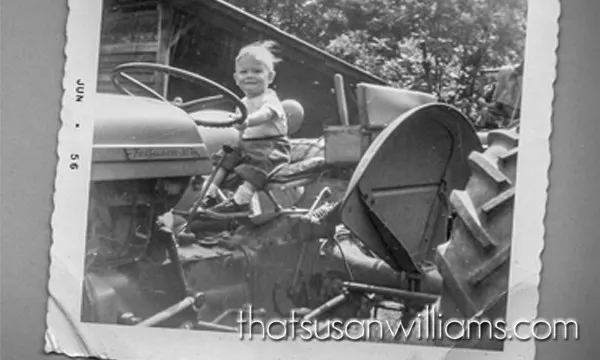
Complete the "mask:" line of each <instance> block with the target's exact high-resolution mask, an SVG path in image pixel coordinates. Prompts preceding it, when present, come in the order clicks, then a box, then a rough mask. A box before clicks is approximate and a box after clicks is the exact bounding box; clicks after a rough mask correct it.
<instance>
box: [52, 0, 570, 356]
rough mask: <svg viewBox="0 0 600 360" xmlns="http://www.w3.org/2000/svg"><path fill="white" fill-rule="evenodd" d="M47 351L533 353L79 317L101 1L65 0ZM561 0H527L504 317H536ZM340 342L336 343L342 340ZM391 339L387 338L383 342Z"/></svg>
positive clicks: (523, 347)
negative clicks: (270, 337)
mask: <svg viewBox="0 0 600 360" xmlns="http://www.w3.org/2000/svg"><path fill="white" fill-rule="evenodd" d="M68 4H69V15H68V20H67V27H66V31H67V43H66V47H65V55H66V63H65V73H64V79H63V89H64V96H63V101H62V112H61V121H62V126H61V129H60V132H59V145H58V155H59V161H58V165H57V175H56V180H55V194H54V205H55V208H54V213H53V216H52V236H53V239H52V242H53V244H52V247H51V251H50V257H51V259H50V260H51V265H50V279H49V285H48V289H49V301H48V313H47V319H46V320H47V330H46V343H45V351H46V352H48V353H62V354H65V355H68V356H83V357H86V356H95V357H99V358H110V359H120V360H129V359H144V360H154V359H193V358H199V357H208V358H236V357H238V356H240V355H238V354H243V356H244V357H245V358H250V359H251V358H261V359H266V358H273V359H275V358H286V359H303V358H311V359H325V358H336V357H339V356H345V354H352V355H354V356H356V357H364V358H369V359H394V360H400V359H433V358H435V359H441V358H444V359H454V358H456V359H475V358H480V357H482V356H485V357H486V359H514V358H521V359H533V358H534V356H535V343H534V341H527V342H523V341H517V340H515V341H507V342H506V343H505V347H504V351H503V352H486V351H481V350H466V349H448V348H437V347H430V346H416V345H400V344H379V343H365V342H358V343H355V342H347V343H346V342H345V343H344V345H342V344H339V343H337V342H326V343H315V342H302V341H300V342H275V341H262V340H260V341H256V340H254V341H248V340H240V339H239V336H238V334H221V333H211V332H197V331H182V330H175V329H173V330H172V329H158V328H139V327H127V326H117V325H115V326H110V325H97V324H88V323H82V322H81V321H80V311H81V310H80V308H81V296H80V294H81V290H82V278H83V264H84V256H83V254H84V248H85V241H84V238H85V233H86V223H87V221H86V220H87V208H88V189H89V183H90V169H91V144H92V139H93V122H94V106H93V103H94V101H93V100H94V96H95V90H94V89H95V84H96V80H97V76H98V74H97V73H98V61H99V42H100V29H101V16H102V0H87V1H77V0H69V2H68ZM559 16H560V0H529V1H528V24H527V38H526V49H525V70H524V85H523V97H522V99H523V108H522V118H523V119H526V120H525V121H523V122H522V125H521V130H520V140H519V160H518V165H517V166H518V172H517V183H518V185H517V189H516V200H515V212H514V227H513V239H512V253H511V265H510V280H509V289H510V290H509V295H508V313H507V324H512V323H514V322H515V321H517V320H521V319H524V320H533V319H535V318H536V317H537V306H538V300H539V294H538V285H539V280H540V272H541V268H542V266H541V261H540V254H541V252H542V249H543V246H544V232H545V227H544V218H545V212H546V197H547V188H548V176H547V174H548V169H549V166H550V162H551V159H550V149H549V137H550V133H551V128H552V126H551V118H552V105H553V100H554V88H553V85H554V81H555V77H556V58H557V57H556V51H557V49H558V32H559V27H558V18H559ZM342 346H343V347H342ZM390 346H391V347H390Z"/></svg>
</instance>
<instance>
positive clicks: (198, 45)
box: [98, 0, 384, 137]
mask: <svg viewBox="0 0 600 360" xmlns="http://www.w3.org/2000/svg"><path fill="white" fill-rule="evenodd" d="M261 39H270V40H275V41H277V42H278V43H279V45H280V52H279V53H278V56H279V57H280V58H281V59H282V60H283V61H282V62H281V63H279V64H278V65H277V68H276V71H277V77H276V80H275V84H274V87H275V89H276V90H277V91H278V93H279V95H280V97H281V98H282V99H295V100H297V101H299V102H300V103H301V104H302V105H303V107H304V110H305V121H304V124H303V126H302V128H301V129H300V131H298V132H297V133H296V134H294V137H317V136H320V135H321V134H322V133H323V128H324V127H325V126H327V125H336V124H339V121H340V120H339V116H338V110H337V107H336V100H335V94H334V91H333V78H334V75H335V74H341V75H343V77H344V80H345V84H346V94H347V97H348V98H349V99H350V101H348V106H349V114H350V122H351V123H357V122H358V119H357V109H356V106H355V102H353V101H352V100H351V99H352V96H353V95H354V94H355V86H356V84H357V83H360V82H366V83H373V84H384V81H383V80H381V79H379V78H377V77H375V76H373V75H371V74H369V73H367V72H365V71H363V70H361V69H359V68H357V67H355V66H352V65H351V64H349V63H347V62H344V61H342V60H341V59H339V58H336V57H334V56H331V55H329V54H328V53H326V52H324V51H322V50H320V49H318V48H317V47H315V46H313V45H311V44H309V43H307V42H305V41H302V40H300V39H298V38H296V37H294V36H292V35H290V34H288V33H285V32H283V31H281V30H279V29H278V28H276V27H275V26H273V25H271V24H269V23H267V22H266V21H263V20H262V19H260V18H258V17H256V16H253V15H251V14H249V13H247V12H244V11H242V10H240V9H239V8H237V7H235V6H233V5H231V4H229V3H227V2H225V1H221V0H170V1H167V0H105V5H104V15H103V19H102V34H101V49H100V66H99V77H98V91H100V92H115V91H116V90H115V89H114V87H113V85H112V84H111V80H110V72H111V71H112V69H113V68H114V67H115V66H116V65H118V64H121V63H125V62H130V61H143V62H154V63H160V64H167V65H171V66H174V67H178V68H182V69H185V70H188V71H192V72H195V73H197V74H200V75H202V76H205V77H208V78H210V79H211V80H213V81H216V82H218V83H220V84H222V85H224V86H225V87H227V88H228V89H230V90H232V91H234V92H236V93H238V94H240V95H241V93H240V92H239V89H238V88H237V87H236V86H235V83H234V82H233V69H234V58H235V56H236V54H237V51H238V50H239V49H240V48H241V47H242V46H243V45H245V44H247V43H250V42H253V41H256V40H261ZM137 79H139V80H141V81H143V82H144V83H146V84H149V85H151V86H152V87H153V88H154V89H155V90H157V91H158V92H160V93H162V94H164V95H166V96H167V97H168V98H169V99H173V98H174V97H175V96H179V97H182V98H183V100H184V101H189V100H192V99H195V98H198V97H201V96H208V95H214V92H213V93H206V92H205V89H202V88H200V87H198V85H193V84H190V83H187V82H185V81H181V80H179V79H175V78H173V79H168V78H166V77H164V76H159V75H156V74H149V73H146V74H143V75H141V74H140V75H139V76H137Z"/></svg>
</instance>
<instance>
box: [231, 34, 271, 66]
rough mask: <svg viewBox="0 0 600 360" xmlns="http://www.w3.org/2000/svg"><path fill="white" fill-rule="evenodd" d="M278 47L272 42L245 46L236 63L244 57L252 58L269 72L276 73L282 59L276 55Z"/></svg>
mask: <svg viewBox="0 0 600 360" xmlns="http://www.w3.org/2000/svg"><path fill="white" fill-rule="evenodd" d="M276 47H277V43H276V42H275V41H272V40H265V41H256V42H253V43H251V44H249V45H246V46H244V47H243V48H242V49H241V50H240V52H239V53H238V55H237V57H236V58H235V62H236V63H237V62H238V61H239V60H240V59H242V58H243V57H246V56H251V57H253V58H254V59H256V60H258V61H260V62H261V63H263V64H264V65H265V66H266V67H267V69H268V70H269V71H271V72H273V71H275V64H277V63H278V62H279V61H281V59H279V58H278V57H276V56H275V55H274V51H275V48H276Z"/></svg>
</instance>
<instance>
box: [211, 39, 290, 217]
mask: <svg viewBox="0 0 600 360" xmlns="http://www.w3.org/2000/svg"><path fill="white" fill-rule="evenodd" d="M274 45H275V43H274V42H270V41H267V42H257V43H253V44H250V45H247V46H245V47H244V48H242V49H241V50H240V52H239V54H238V56H237V57H236V60H235V73H234V75H233V76H234V79H235V82H236V84H237V86H238V87H239V88H240V89H241V90H242V91H243V92H244V95H245V97H244V98H243V99H242V102H243V103H244V105H246V108H247V110H248V117H247V118H246V120H245V121H244V123H243V124H240V125H238V126H237V129H238V131H240V135H241V136H240V142H239V145H238V151H239V154H240V155H241V157H240V158H241V161H240V162H238V163H237V164H236V165H237V166H235V168H234V169H233V170H234V171H235V173H236V174H237V175H238V176H239V177H240V178H241V179H242V180H243V183H242V184H241V185H240V186H239V187H238V188H237V190H236V191H235V193H234V195H233V197H232V198H230V199H227V200H225V201H224V202H222V203H220V204H217V205H215V206H214V207H212V208H211V209H209V212H211V211H212V212H217V213H247V214H249V213H250V201H251V200H252V197H253V195H254V193H255V192H256V189H257V187H258V186H260V183H261V181H260V179H265V178H266V174H268V173H269V172H270V171H271V170H273V169H274V168H275V167H276V166H278V165H280V164H282V163H287V162H289V161H290V144H289V139H288V137H287V133H288V124H287V119H286V116H285V112H284V109H283V106H282V104H281V101H280V100H279V98H278V96H277V94H276V92H275V91H274V90H273V89H270V88H269V85H271V83H272V82H273V80H274V78H275V64H276V63H277V62H278V59H277V58H276V57H275V56H274V55H273V52H272V50H271V49H272V47H273V46H274ZM221 156H222V155H221Z"/></svg>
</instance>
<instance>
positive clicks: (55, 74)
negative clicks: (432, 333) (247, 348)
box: [0, 0, 600, 360]
mask: <svg viewBox="0 0 600 360" xmlns="http://www.w3.org/2000/svg"><path fill="white" fill-rule="evenodd" d="M1 4H2V6H1V8H0V26H1V28H0V35H1V42H2V45H1V46H2V47H1V76H2V78H1V79H2V81H1V86H2V87H1V92H0V102H1V113H0V119H1V121H2V122H1V126H2V129H1V142H0V144H1V147H2V151H1V154H2V155H1V156H2V159H1V162H0V167H1V172H2V178H1V189H2V190H1V191H2V193H1V195H0V199H1V201H2V218H1V221H2V222H1V226H0V229H1V234H2V235H1V241H2V247H1V261H0V264H1V268H2V271H1V272H0V275H1V279H2V283H1V287H0V289H1V290H0V291H1V299H0V307H1V310H2V311H1V313H0V314H1V315H0V316H1V325H0V326H1V328H0V334H1V336H0V338H1V344H0V358H1V359H2V360H13V359H15V360H16V359H19V360H37V359H68V358H67V357H63V356H45V355H44V353H43V342H44V329H45V314H46V296H47V294H46V282H47V280H48V265H49V260H48V259H49V258H48V251H49V247H50V242H51V232H50V215H51V211H52V192H53V188H54V184H53V182H54V175H55V171H56V170H55V166H56V161H57V156H56V145H57V131H58V128H59V117H58V116H59V111H60V99H61V96H62V85H61V80H62V74H63V62H64V52H63V49H64V42H65V22H66V16H67V7H66V1H64V0H11V1H6V0H5V1H2V3H1ZM597 14H600V1H597V0H568V1H566V0H565V1H563V4H562V16H561V20H560V28H561V30H560V48H559V54H558V55H559V56H558V61H559V63H558V78H557V83H556V99H555V107H554V116H553V127H554V132H553V135H552V137H551V151H552V166H551V169H550V190H549V208H548V212H547V219H546V230H547V236H546V240H545V241H546V245H545V250H544V252H543V254H542V261H543V273H542V280H541V290H540V291H541V303H540V307H539V313H540V316H541V317H546V318H555V317H574V318H577V319H579V324H580V335H581V338H580V340H579V341H570V342H563V341H547V342H540V343H539V344H538V345H537V357H536V359H538V360H541V359H544V360H546V359H561V360H562V359H568V358H571V359H578V360H581V359H597V358H598V354H600V341H597V340H596V336H597V335H600V326H598V323H600V315H599V312H600V310H599V308H598V304H599V303H600V301H599V300H600V299H599V296H598V293H599V292H600V289H599V288H598V285H599V282H598V271H599V264H600V261H599V259H598V257H599V256H600V240H599V239H597V235H596V234H597V231H596V230H597V228H598V224H599V220H600V192H599V191H598V188H599V187H598V185H597V184H598V183H599V182H600V170H598V169H599V166H598V165H596V164H597V163H596V161H597V159H598V157H599V156H600V142H599V141H598V140H597V138H598V136H599V135H600V115H599V114H600V111H598V103H599V100H600V96H599V94H600V69H599V65H600V41H599V40H598V35H597V34H599V33H600V21H598V16H597ZM73 241H77V239H73Z"/></svg>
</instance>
